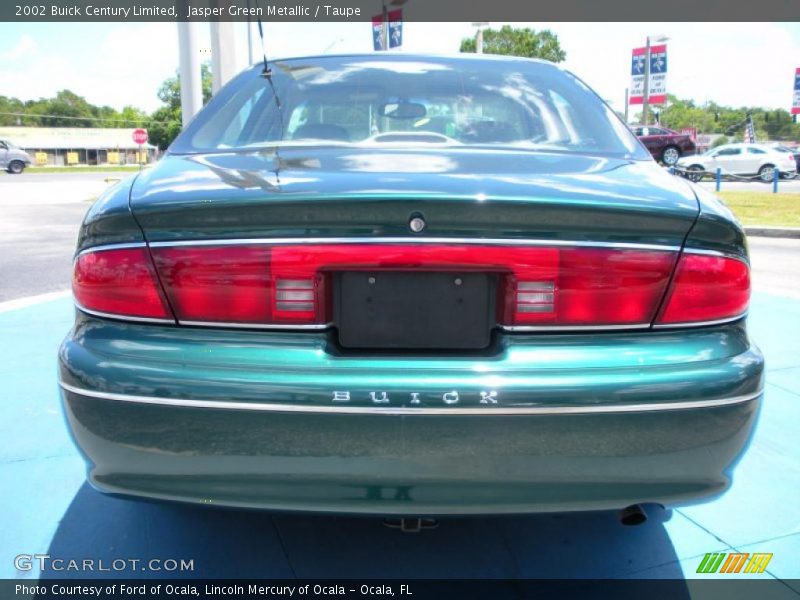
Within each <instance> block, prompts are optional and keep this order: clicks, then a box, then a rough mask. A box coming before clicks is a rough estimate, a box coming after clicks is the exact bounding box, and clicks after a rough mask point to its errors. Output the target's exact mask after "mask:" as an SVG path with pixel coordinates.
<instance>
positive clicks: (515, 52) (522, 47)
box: [461, 25, 567, 63]
mask: <svg viewBox="0 0 800 600" xmlns="http://www.w3.org/2000/svg"><path fill="white" fill-rule="evenodd" d="M483 51H484V52H486V53H487V54H505V55H508V56H524V57H526V58H543V59H545V60H549V61H552V62H556V63H559V62H562V61H563V60H564V59H566V58H567V53H566V52H564V50H562V49H561V45H560V44H559V42H558V36H557V35H556V34H554V33H553V32H552V31H550V30H549V29H543V30H542V31H535V30H533V29H530V28H528V27H525V28H524V29H519V28H516V27H511V26H510V25H503V27H501V28H500V29H486V30H485V31H484V32H483ZM461 52H475V38H471V37H469V38H464V39H463V40H461Z"/></svg>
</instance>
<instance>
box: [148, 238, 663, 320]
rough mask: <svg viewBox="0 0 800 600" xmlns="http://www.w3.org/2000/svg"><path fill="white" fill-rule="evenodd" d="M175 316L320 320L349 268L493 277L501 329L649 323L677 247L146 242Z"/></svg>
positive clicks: (179, 317)
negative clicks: (334, 279)
mask: <svg viewBox="0 0 800 600" xmlns="http://www.w3.org/2000/svg"><path fill="white" fill-rule="evenodd" d="M151 251H152V253H153V258H154V261H155V264H156V267H157V269H158V272H159V275H160V276H161V281H162V283H163V284H164V289H165V291H166V293H167V295H168V298H169V300H170V303H171V305H172V307H173V308H174V310H175V313H176V317H177V318H178V320H179V321H181V322H184V323H186V322H189V323H202V322H205V323H214V322H216V323H230V324H260V325H272V324H277V325H280V324H286V325H292V324H295V325H297V324H304V325H312V324H316V325H324V324H326V323H327V322H328V321H329V320H330V316H331V315H330V306H329V301H328V294H327V289H328V288H329V286H330V283H331V275H332V273H334V272H336V271H350V270H374V269H389V270H411V271H413V270H416V271H446V270H453V269H458V270H475V271H482V272H494V273H497V274H498V275H499V276H500V281H501V285H500V290H499V299H498V300H499V301H498V306H499V310H498V315H497V320H498V322H499V323H501V324H503V325H507V326H593V325H623V326H624V325H628V326H647V325H649V324H650V323H651V322H652V320H653V318H654V316H655V311H656V309H657V306H658V303H659V301H660V299H661V298H662V297H663V295H664V292H665V290H666V286H667V282H668V280H669V276H670V273H671V272H672V268H673V266H674V263H675V258H676V253H675V252H670V251H649V250H648V251H642V250H627V249H616V248H613V249H612V248H609V249H605V248H561V247H545V246H495V245H472V244H469V245H460V246H459V245H443V244H356V243H354V244H326V243H320V244H302V245H274V246H266V245H253V246H236V245H230V246H224V245H220V246H194V247H191V246H176V247H153V248H152V249H151Z"/></svg>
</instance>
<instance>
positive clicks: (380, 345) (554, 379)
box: [59, 54, 764, 516]
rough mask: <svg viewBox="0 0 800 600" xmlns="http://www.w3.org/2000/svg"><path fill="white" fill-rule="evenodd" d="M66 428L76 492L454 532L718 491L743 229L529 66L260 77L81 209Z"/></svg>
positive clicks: (559, 74)
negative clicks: (75, 452)
mask: <svg viewBox="0 0 800 600" xmlns="http://www.w3.org/2000/svg"><path fill="white" fill-rule="evenodd" d="M73 292H74V297H75V302H76V306H77V310H76V320H75V325H74V327H73V328H72V330H71V331H70V333H69V334H68V336H67V338H66V340H65V341H64V343H63V345H62V346H61V349H60V353H59V369H60V386H61V390H62V396H63V405H64V408H65V411H66V415H67V420H68V423H69V426H70V428H71V430H72V433H73V435H74V438H75V440H76V443H77V444H78V446H79V447H80V449H81V451H82V452H83V455H84V456H85V458H86V461H87V463H88V477H89V480H90V482H91V483H92V484H93V485H94V486H95V487H96V488H98V489H100V490H102V491H104V492H109V493H115V494H123V495H129V496H138V497H146V498H154V499H165V500H181V501H188V502H196V503H211V504H216V505H224V506H238V507H250V508H263V509H269V510H296V511H321V512H334V513H360V514H380V515H400V516H402V515H446V514H476V513H490V514H500V513H525V512H544V511H569V510H596V509H618V508H623V507H626V506H629V505H633V504H637V503H650V502H652V503H661V504H664V505H675V504H681V503H688V502H692V501H698V500H700V499H703V498H707V497H710V496H712V495H715V494H719V493H721V492H722V491H724V490H725V489H726V488H727V487H728V486H729V485H730V481H731V474H732V469H733V466H734V464H735V463H736V461H737V460H738V458H739V457H740V455H741V454H742V452H743V451H744V449H745V448H746V446H747V443H748V440H749V438H750V435H751V432H752V429H753V427H754V424H755V420H756V417H757V413H758V407H759V403H760V401H761V395H762V387H763V370H764V363H763V358H762V356H761V353H760V352H759V350H758V349H757V348H756V347H755V346H754V345H753V344H752V343H751V341H750V339H749V338H748V334H747V330H746V322H745V318H746V313H747V307H748V302H749V296H750V270H749V263H748V255H747V247H746V241H745V236H744V234H743V232H742V229H741V227H740V226H739V225H738V224H737V222H736V220H735V219H734V218H733V216H732V214H731V213H730V212H729V210H728V209H727V208H726V207H725V206H724V205H723V204H722V203H721V202H720V201H719V200H717V199H716V198H715V197H714V196H713V195H712V194H710V193H708V192H705V191H703V190H702V189H700V188H699V187H696V186H695V185H694V184H692V183H690V182H688V181H686V180H684V179H680V178H677V177H674V176H672V175H670V174H669V173H668V172H667V171H665V170H664V169H663V168H661V167H659V166H658V165H657V164H656V163H655V162H654V161H653V160H652V158H651V157H650V155H649V153H648V152H647V150H646V149H645V148H644V147H643V146H642V145H641V143H640V142H639V141H638V140H637V139H636V138H635V137H634V136H633V134H632V133H631V132H630V131H629V130H628V129H627V127H626V126H625V124H624V123H623V122H622V121H620V120H619V119H618V118H617V116H616V115H615V114H614V113H613V112H612V111H611V110H610V109H609V108H608V107H607V106H606V105H605V104H604V103H603V102H602V101H601V100H600V99H599V98H598V97H597V96H596V95H595V94H594V92H592V91H591V90H590V89H589V88H588V87H587V86H586V85H585V84H584V83H583V82H581V80H580V79H578V78H576V77H575V76H574V75H572V74H571V73H569V72H567V71H565V70H563V69H561V68H559V67H557V66H555V65H553V64H550V63H547V62H540V61H533V60H525V59H510V58H499V57H468V56H455V57H435V56H418V55H409V54H402V55H400V54H394V55H382V56H377V55H363V56H361V55H354V56H325V57H310V58H295V59H286V60H278V61H274V62H271V63H269V65H268V66H266V65H258V66H254V67H252V68H250V69H248V70H246V71H245V72H243V73H242V74H240V75H239V76H237V77H236V78H235V79H233V80H232V81H231V82H230V83H229V84H228V85H227V86H225V87H224V88H223V89H222V90H221V91H220V92H219V93H218V94H217V95H216V96H215V97H214V98H213V99H212V100H211V101H210V103H209V104H208V105H207V106H206V107H205V108H204V109H203V110H202V111H201V112H200V114H199V115H198V116H197V117H196V118H195V119H194V120H193V121H192V122H191V123H190V125H189V126H188V127H187V128H186V129H185V130H184V131H183V132H182V133H181V134H180V136H179V137H178V138H177V139H176V141H175V142H174V143H173V144H172V146H171V147H170V148H169V151H168V153H167V154H166V156H165V157H164V158H163V159H162V160H161V161H159V162H158V163H157V164H156V165H155V166H154V167H153V168H151V169H147V170H145V171H143V172H142V173H141V174H138V175H137V176H136V177H132V178H130V179H128V180H125V181H123V182H121V183H120V184H118V185H116V186H114V187H113V188H112V189H110V190H109V191H108V192H106V193H105V194H104V195H103V196H102V197H101V198H100V199H99V200H98V201H97V202H96V203H95V204H94V205H93V207H92V208H91V209H90V210H89V213H88V214H87V216H86V218H85V220H84V222H83V225H82V227H81V231H80V236H79V240H78V248H77V253H76V257H75V262H74V279H73Z"/></svg>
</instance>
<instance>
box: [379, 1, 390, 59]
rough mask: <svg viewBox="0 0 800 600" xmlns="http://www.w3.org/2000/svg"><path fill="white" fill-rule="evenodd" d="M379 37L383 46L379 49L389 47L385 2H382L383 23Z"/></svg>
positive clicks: (387, 13)
mask: <svg viewBox="0 0 800 600" xmlns="http://www.w3.org/2000/svg"><path fill="white" fill-rule="evenodd" d="M381 38H382V40H383V41H382V42H381V43H382V44H383V48H381V50H388V49H389V11H388V10H386V4H385V3H384V4H383V24H382V25H381Z"/></svg>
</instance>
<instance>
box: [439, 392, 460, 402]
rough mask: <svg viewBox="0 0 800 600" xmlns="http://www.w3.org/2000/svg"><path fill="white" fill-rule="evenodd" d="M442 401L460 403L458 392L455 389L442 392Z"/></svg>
mask: <svg viewBox="0 0 800 600" xmlns="http://www.w3.org/2000/svg"><path fill="white" fill-rule="evenodd" d="M442 402H444V403H445V404H458V392H457V391H455V390H453V391H452V392H445V393H444V394H442Z"/></svg>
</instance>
